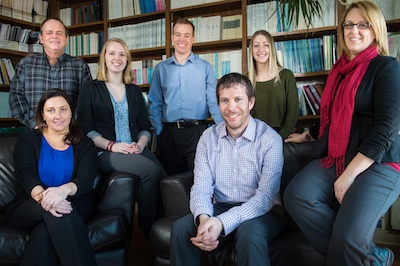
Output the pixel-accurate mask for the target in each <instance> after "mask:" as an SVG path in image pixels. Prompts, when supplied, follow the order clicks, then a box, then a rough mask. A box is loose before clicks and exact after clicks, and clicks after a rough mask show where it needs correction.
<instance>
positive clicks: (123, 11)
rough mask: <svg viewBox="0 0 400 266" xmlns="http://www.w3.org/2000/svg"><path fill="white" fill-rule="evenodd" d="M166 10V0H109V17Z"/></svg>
mask: <svg viewBox="0 0 400 266" xmlns="http://www.w3.org/2000/svg"><path fill="white" fill-rule="evenodd" d="M171 2H173V1H171ZM164 10H165V0H113V1H108V19H117V18H122V17H129V16H134V15H140V14H145V13H150V12H156V11H164Z"/></svg>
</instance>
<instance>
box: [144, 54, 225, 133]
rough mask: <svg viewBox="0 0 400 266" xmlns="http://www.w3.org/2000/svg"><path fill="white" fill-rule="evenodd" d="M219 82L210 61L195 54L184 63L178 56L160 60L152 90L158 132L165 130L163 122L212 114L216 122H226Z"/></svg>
mask: <svg viewBox="0 0 400 266" xmlns="http://www.w3.org/2000/svg"><path fill="white" fill-rule="evenodd" d="M216 85H217V80H216V78H215V74H214V71H213V69H212V67H211V65H210V63H208V62H207V61H205V60H202V59H200V58H196V56H195V55H194V54H193V53H191V54H190V56H189V58H188V59H187V61H186V62H185V63H184V64H179V63H178V62H177V61H176V59H175V56H171V57H170V58H168V59H167V60H165V61H163V62H161V63H159V64H158V65H157V66H156V68H155V70H154V74H153V78H152V82H151V85H150V90H149V102H150V107H149V112H150V121H151V124H152V125H153V127H154V128H155V131H156V134H157V135H159V134H160V133H161V131H162V128H163V124H162V123H163V122H175V121H178V120H181V119H188V120H192V119H196V120H206V119H207V118H209V117H210V115H211V116H212V117H213V119H214V121H215V122H216V123H220V122H222V117H221V113H220V111H219V106H218V103H217V97H216V95H215V90H216Z"/></svg>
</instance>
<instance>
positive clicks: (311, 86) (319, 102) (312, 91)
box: [309, 84, 321, 106]
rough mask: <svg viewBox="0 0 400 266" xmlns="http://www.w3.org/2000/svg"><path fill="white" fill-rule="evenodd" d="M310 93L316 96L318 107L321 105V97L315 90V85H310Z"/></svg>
mask: <svg viewBox="0 0 400 266" xmlns="http://www.w3.org/2000/svg"><path fill="white" fill-rule="evenodd" d="M309 88H310V91H311V93H312V95H313V96H314V98H315V100H316V101H317V102H318V105H319V106H320V105H321V96H320V95H319V94H318V92H317V90H316V89H315V87H314V85H313V84H310V85H309Z"/></svg>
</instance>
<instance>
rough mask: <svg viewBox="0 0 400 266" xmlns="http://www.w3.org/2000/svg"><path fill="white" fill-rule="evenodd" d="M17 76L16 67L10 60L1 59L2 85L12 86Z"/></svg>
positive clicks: (0, 78) (0, 79)
mask: <svg viewBox="0 0 400 266" xmlns="http://www.w3.org/2000/svg"><path fill="white" fill-rule="evenodd" d="M14 75H15V70H14V66H13V64H12V62H11V60H10V59H9V58H1V59H0V84H8V85H9V84H10V82H11V80H12V78H13V77H14Z"/></svg>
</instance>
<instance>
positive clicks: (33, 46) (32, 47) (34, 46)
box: [28, 43, 43, 53]
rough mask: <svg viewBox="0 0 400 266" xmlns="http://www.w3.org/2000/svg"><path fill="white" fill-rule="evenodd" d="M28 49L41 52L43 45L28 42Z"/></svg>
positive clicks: (31, 51) (30, 51)
mask: <svg viewBox="0 0 400 266" xmlns="http://www.w3.org/2000/svg"><path fill="white" fill-rule="evenodd" d="M28 51H29V53H43V45H41V44H36V43H33V44H29V45H28Z"/></svg>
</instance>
